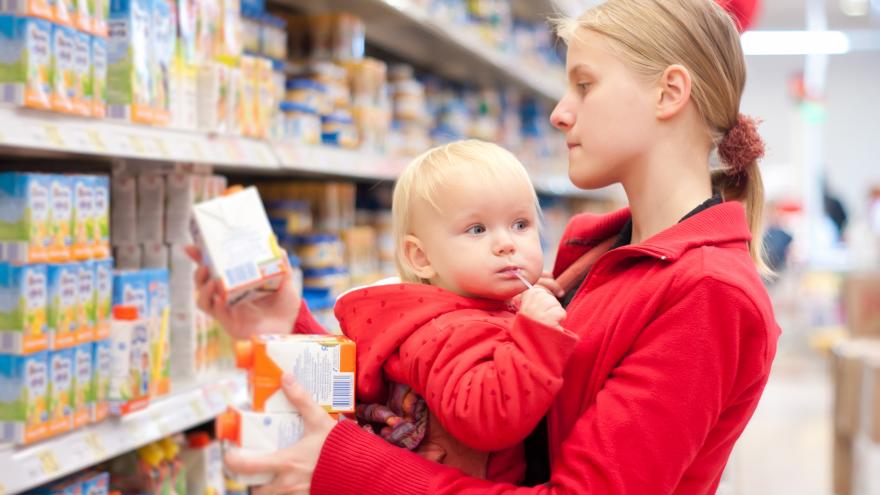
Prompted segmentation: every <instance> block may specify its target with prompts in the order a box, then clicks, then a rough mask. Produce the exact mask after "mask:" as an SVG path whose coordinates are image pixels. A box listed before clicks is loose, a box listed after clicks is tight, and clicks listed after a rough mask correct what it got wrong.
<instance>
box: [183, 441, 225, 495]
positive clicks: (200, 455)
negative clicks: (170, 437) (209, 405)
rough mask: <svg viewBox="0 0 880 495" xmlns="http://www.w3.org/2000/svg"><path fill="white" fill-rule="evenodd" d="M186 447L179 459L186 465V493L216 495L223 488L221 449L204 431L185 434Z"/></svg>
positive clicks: (189, 494)
mask: <svg viewBox="0 0 880 495" xmlns="http://www.w3.org/2000/svg"><path fill="white" fill-rule="evenodd" d="M186 440H187V445H186V448H184V449H183V451H182V452H181V453H180V460H181V461H183V464H184V466H186V493H187V494H188V495H217V494H221V493H223V492H224V489H223V449H222V448H221V446H220V442H217V441H215V440H212V439H211V437H210V436H209V435H208V434H207V433H206V432H204V431H196V432H193V433H190V434H189V435H187V436H186Z"/></svg>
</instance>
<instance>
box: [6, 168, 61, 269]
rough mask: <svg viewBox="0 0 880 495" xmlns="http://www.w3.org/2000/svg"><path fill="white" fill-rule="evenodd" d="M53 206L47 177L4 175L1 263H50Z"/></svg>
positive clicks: (7, 173) (18, 174) (39, 175)
mask: <svg viewBox="0 0 880 495" xmlns="http://www.w3.org/2000/svg"><path fill="white" fill-rule="evenodd" d="M50 204H51V200H50V194H49V182H48V178H47V176H46V175H42V174H25V173H17V172H5V173H2V174H0V260H3V261H8V262H10V263H18V264H25V263H40V262H45V261H47V260H48V259H49V245H50V238H51V236H50V233H49V231H50V229H49V210H50V206H49V205H50Z"/></svg>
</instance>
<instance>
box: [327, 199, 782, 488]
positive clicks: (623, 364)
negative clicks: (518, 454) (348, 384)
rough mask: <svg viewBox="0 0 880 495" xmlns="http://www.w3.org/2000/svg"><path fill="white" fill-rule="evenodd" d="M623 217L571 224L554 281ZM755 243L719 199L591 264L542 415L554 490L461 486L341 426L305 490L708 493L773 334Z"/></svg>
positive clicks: (476, 483) (737, 214) (739, 214)
mask: <svg viewBox="0 0 880 495" xmlns="http://www.w3.org/2000/svg"><path fill="white" fill-rule="evenodd" d="M628 218H629V213H628V212H627V211H620V212H617V213H613V214H611V215H606V216H601V217H597V216H594V215H579V216H577V217H575V218H574V219H573V220H572V221H571V223H570V224H569V226H568V228H567V229H566V232H565V236H564V239H563V241H562V244H561V246H560V249H559V254H558V261H557V264H556V267H555V273H556V274H558V273H560V272H561V270H562V269H564V268H565V267H566V266H568V264H570V263H571V262H572V261H573V260H575V259H577V258H578V257H579V256H580V255H581V254H583V253H584V252H586V250H587V249H588V248H589V247H590V246H592V245H595V244H597V243H598V242H601V241H602V240H604V239H607V238H609V237H612V236H614V235H617V233H618V232H619V231H620V229H621V227H622V226H623V225H624V223H625V222H626V221H627V220H628ZM750 237H751V236H750V234H749V230H748V226H747V222H746V216H745V210H744V208H743V206H742V205H741V204H739V203H736V202H727V203H723V204H720V205H717V206H713V207H711V208H708V209H706V210H704V211H702V212H700V213H698V214H696V215H694V216H692V217H690V218H687V219H686V220H683V221H682V222H681V223H679V224H677V225H674V226H672V227H670V228H669V229H667V230H665V231H663V232H661V233H659V234H657V235H656V236H654V237H652V238H650V239H648V240H647V241H645V242H644V243H642V244H639V245H634V246H624V247H621V248H618V249H615V250H612V251H611V252H609V253H606V254H605V255H604V256H603V257H602V258H600V259H599V261H598V262H597V263H596V264H595V265H594V267H593V269H592V271H591V273H590V274H589V276H588V277H587V280H586V281H585V282H584V284H582V285H581V287H580V289H579V290H578V294H577V295H576V296H575V298H574V299H573V301H572V302H571V304H570V305H569V306H568V317H567V318H566V320H565V327H566V328H568V329H569V330H571V331H572V332H574V333H576V334H579V335H580V337H581V340H580V342H579V343H578V344H577V347H576V349H575V351H574V354H573V356H572V358H571V359H570V360H569V362H568V366H567V368H566V371H565V375H564V376H565V383H564V384H563V387H562V389H561V390H560V392H559V394H558V395H557V398H556V401H555V403H554V405H553V406H552V407H551V409H550V412H549V413H548V425H549V445H550V459H551V470H552V475H551V481H550V482H549V483H547V484H545V485H542V486H539V487H535V488H518V487H515V486H513V485H509V484H503V483H492V482H490V481H486V480H479V479H475V478H469V477H467V476H464V475H463V474H462V473H461V472H460V471H458V470H455V469H452V468H449V467H446V466H441V465H439V464H436V463H432V462H429V461H426V460H425V459H422V458H421V457H419V456H417V455H414V454H412V453H411V452H406V451H404V450H402V449H400V448H397V447H394V446H391V445H389V444H386V443H385V442H384V441H382V440H380V439H379V438H377V437H375V436H373V435H370V434H368V433H366V432H364V431H362V430H361V429H359V428H358V427H357V425H355V424H354V422H350V421H344V422H342V423H340V424H339V425H338V426H336V427H335V428H334V429H333V431H332V432H331V433H330V436H329V437H328V438H327V441H326V443H325V444H324V447H323V449H322V451H321V457H320V460H319V462H318V465H317V467H316V470H315V473H314V476H313V479H312V486H311V489H312V493H314V494H319V495H320V494H332V495H345V494H364V495H369V494H376V495H394V494H406V495H410V494H420V493H430V494H447V493H448V494H469V493H475V494H476V493H480V494H485V493H491V494H501V493H523V494H525V493H541V494H640V495H641V494H652V495H653V494H666V493H674V494H694V493H700V494H702V493H714V492H715V490H716V489H717V486H718V482H719V480H720V477H721V473H722V471H723V469H724V466H725V464H726V463H727V459H728V456H729V455H730V452H731V449H732V448H733V445H734V443H735V441H736V440H737V438H739V436H740V434H741V433H742V431H743V429H744V428H745V426H746V424H747V423H748V421H749V419H750V418H751V416H752V413H753V412H754V410H755V407H756V406H757V404H758V400H759V398H760V397H761V393H762V391H763V390H764V386H765V384H766V382H767V378H768V375H769V373H770V365H771V362H772V361H773V357H774V355H775V353H776V342H777V340H778V337H779V333H780V330H779V327H778V326H777V324H776V322H775V320H774V316H773V310H772V307H771V304H770V300H769V297H768V295H767V292H766V290H765V289H764V286H763V284H762V283H761V280H760V278H759V276H758V274H757V272H756V270H755V267H754V263H753V262H752V260H751V258H750V257H749V251H748V246H747V242H748V241H749V240H750Z"/></svg>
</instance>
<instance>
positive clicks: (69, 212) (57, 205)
mask: <svg viewBox="0 0 880 495" xmlns="http://www.w3.org/2000/svg"><path fill="white" fill-rule="evenodd" d="M48 177H49V197H50V202H49V205H50V208H49V237H50V243H49V261H56V262H63V261H68V260H70V259H71V256H70V247H71V245H72V244H73V236H72V230H73V227H72V226H73V187H72V184H71V181H70V178H68V177H65V176H63V175H50V176H48Z"/></svg>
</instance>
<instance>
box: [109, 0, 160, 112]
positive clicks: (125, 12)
mask: <svg viewBox="0 0 880 495" xmlns="http://www.w3.org/2000/svg"><path fill="white" fill-rule="evenodd" d="M152 22H153V7H152V0H111V1H110V18H109V21H108V33H109V36H108V39H107V82H108V84H107V116H108V117H109V118H111V119H122V120H130V121H132V122H140V123H146V124H150V123H152V122H153V112H152V91H153V90H152V87H153V78H152V69H151V64H150V36H151V34H150V29H151V23H152Z"/></svg>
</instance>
